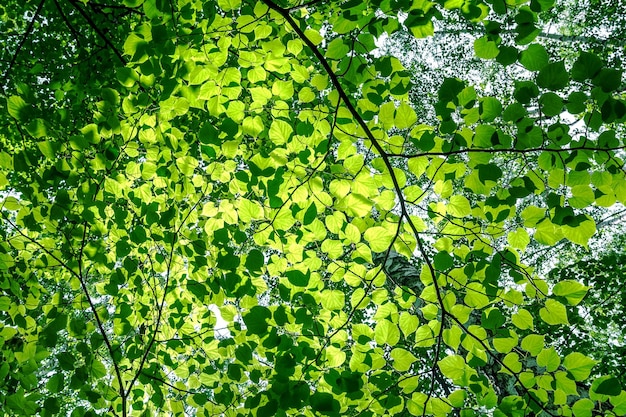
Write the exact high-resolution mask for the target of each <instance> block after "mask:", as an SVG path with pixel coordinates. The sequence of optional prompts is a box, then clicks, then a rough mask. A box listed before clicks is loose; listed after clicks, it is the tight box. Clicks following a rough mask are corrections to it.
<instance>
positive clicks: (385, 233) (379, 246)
mask: <svg viewBox="0 0 626 417" xmlns="http://www.w3.org/2000/svg"><path fill="white" fill-rule="evenodd" d="M363 237H364V238H365V240H366V241H368V242H369V244H370V248H372V250H373V251H374V252H383V251H386V250H387V249H389V246H391V243H392V242H393V239H394V237H395V233H394V232H393V231H392V230H390V229H387V228H384V227H381V226H374V227H370V228H369V229H367V230H366V231H365V233H364V234H363Z"/></svg>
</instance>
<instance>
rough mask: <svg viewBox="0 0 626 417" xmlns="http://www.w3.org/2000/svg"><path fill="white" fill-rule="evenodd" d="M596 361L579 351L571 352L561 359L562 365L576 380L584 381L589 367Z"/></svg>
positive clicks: (589, 371) (587, 375)
mask: <svg viewBox="0 0 626 417" xmlns="http://www.w3.org/2000/svg"><path fill="white" fill-rule="evenodd" d="M597 363H598V362H597V361H595V360H593V359H591V358H589V357H587V356H585V355H583V354H582V353H579V352H572V353H570V354H569V355H567V356H566V357H565V359H563V367H564V368H565V369H567V371H568V372H569V373H570V374H571V375H572V376H573V377H574V379H575V380H576V381H584V380H585V379H587V378H588V377H589V374H590V373H591V369H592V368H593V367H594V366H595V365H596V364H597Z"/></svg>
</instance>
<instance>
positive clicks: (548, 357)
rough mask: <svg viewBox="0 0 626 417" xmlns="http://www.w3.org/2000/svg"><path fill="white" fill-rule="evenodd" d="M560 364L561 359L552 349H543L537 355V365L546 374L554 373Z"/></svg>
mask: <svg viewBox="0 0 626 417" xmlns="http://www.w3.org/2000/svg"><path fill="white" fill-rule="evenodd" d="M560 364H561V357H560V356H559V354H558V353H557V352H556V350H555V349H554V348H553V347H551V348H549V349H543V350H542V351H541V352H539V354H538V355H537V365H539V366H543V367H545V368H546V371H548V372H554V371H556V370H557V369H558V368H559V365H560Z"/></svg>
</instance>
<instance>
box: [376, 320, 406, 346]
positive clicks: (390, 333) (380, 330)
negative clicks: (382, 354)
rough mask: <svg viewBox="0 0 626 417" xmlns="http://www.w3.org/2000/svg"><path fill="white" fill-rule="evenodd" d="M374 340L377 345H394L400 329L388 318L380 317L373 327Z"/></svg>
mask: <svg viewBox="0 0 626 417" xmlns="http://www.w3.org/2000/svg"><path fill="white" fill-rule="evenodd" d="M374 340H376V343H377V344H379V345H389V346H395V345H396V344H397V343H398V341H399V340H400V330H398V326H396V325H395V324H393V323H392V322H390V321H389V320H387V319H382V320H380V321H379V322H378V323H376V327H374Z"/></svg>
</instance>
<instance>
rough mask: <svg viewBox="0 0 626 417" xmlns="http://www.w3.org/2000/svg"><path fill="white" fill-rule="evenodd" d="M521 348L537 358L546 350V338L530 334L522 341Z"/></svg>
mask: <svg viewBox="0 0 626 417" xmlns="http://www.w3.org/2000/svg"><path fill="white" fill-rule="evenodd" d="M520 346H521V347H522V349H524V350H525V351H527V352H529V353H530V354H531V355H533V356H536V355H538V354H539V353H540V352H541V351H542V350H543V348H544V336H541V335H538V334H529V335H528V336H526V337H524V338H523V339H522V343H521V345H520Z"/></svg>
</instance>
